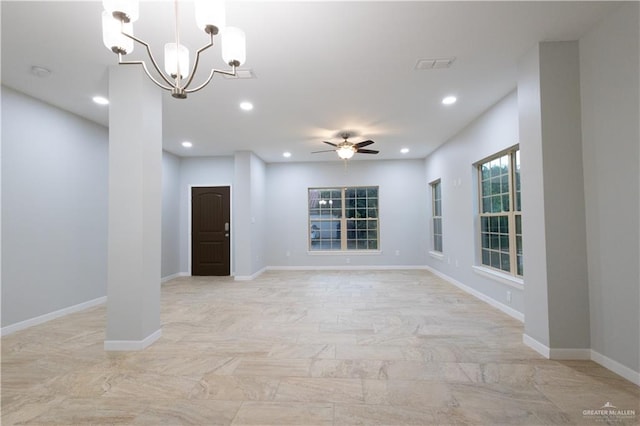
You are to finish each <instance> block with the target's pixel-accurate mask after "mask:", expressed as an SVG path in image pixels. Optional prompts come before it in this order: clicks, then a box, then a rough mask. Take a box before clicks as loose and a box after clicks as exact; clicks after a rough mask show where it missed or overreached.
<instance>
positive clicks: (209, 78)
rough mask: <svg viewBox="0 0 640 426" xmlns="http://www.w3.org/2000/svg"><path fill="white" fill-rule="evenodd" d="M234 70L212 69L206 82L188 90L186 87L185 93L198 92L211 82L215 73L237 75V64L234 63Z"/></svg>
mask: <svg viewBox="0 0 640 426" xmlns="http://www.w3.org/2000/svg"><path fill="white" fill-rule="evenodd" d="M232 67H233V68H232V71H225V70H217V69H215V68H214V69H212V70H211V73H209V77H208V78H207V79H206V80H205V82H204V83H202V84H201V85H200V86H198V87H196V88H195V89H189V90H186V89H185V93H193V92H197V91H198V90H200V89H202V88H204V86H206V85H207V84H209V82H210V81H211V79H212V78H213V75H214V74H215V73H218V74H225V75H231V76H235V75H236V66H235V65H232Z"/></svg>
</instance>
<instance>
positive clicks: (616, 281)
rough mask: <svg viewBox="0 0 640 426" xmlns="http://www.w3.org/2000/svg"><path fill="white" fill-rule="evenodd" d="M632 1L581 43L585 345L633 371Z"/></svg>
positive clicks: (636, 214)
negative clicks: (586, 289)
mask: <svg viewBox="0 0 640 426" xmlns="http://www.w3.org/2000/svg"><path fill="white" fill-rule="evenodd" d="M638 9H639V7H638V3H637V2H634V3H628V4H625V5H624V6H622V7H621V8H619V9H617V10H616V11H615V12H614V13H613V14H612V15H611V16H610V17H609V18H607V19H605V20H604V21H603V22H602V23H601V24H600V25H599V26H598V27H597V28H595V29H594V30H593V31H591V32H590V33H589V34H587V35H586V36H585V37H583V38H582V39H581V40H580V79H581V95H582V135H583V160H584V179H585V200H586V203H585V204H586V220H587V256H588V263H589V266H588V270H589V288H590V292H589V297H590V304H591V310H590V314H591V347H592V349H593V350H594V351H596V352H598V353H599V354H601V355H603V356H605V357H607V358H610V359H612V360H614V361H616V362H618V363H621V364H622V365H624V366H626V367H628V368H630V369H632V370H634V371H635V372H636V373H640V354H639V352H640V341H639V340H640V318H639V312H640V294H639V291H640V290H639V287H640V272H639V268H638V264H639V263H640V248H639V241H640V235H639V234H640V231H639V220H640V219H639V218H640V211H639V202H640V200H639V198H640V196H639V193H640V184H639V182H638V179H639V176H640V170H639V168H640V167H639V161H640V158H639V155H640V152H639V151H640V149H639V145H640V142H639V141H640V134H639V133H640V131H639V129H638V117H639V116H640V111H639V107H638V101H639V100H638V93H639V91H640V88H639V87H638V75H640V73H639V69H638V68H639V66H638V63H639V61H640V60H639V58H638V51H639V50H640V46H638V39H639V36H640V34H639V30H638V20H639V10H638Z"/></svg>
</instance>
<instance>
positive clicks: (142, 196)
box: [104, 65, 162, 350]
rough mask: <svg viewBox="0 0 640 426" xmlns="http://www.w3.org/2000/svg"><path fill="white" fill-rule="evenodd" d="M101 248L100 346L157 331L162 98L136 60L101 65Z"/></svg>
mask: <svg viewBox="0 0 640 426" xmlns="http://www.w3.org/2000/svg"><path fill="white" fill-rule="evenodd" d="M109 101H110V106H109V231H108V235H109V242H108V245H109V249H108V256H109V260H108V263H109V264H108V285H107V330H106V340H105V343H104V347H105V350H140V349H143V348H145V347H146V346H148V345H150V344H151V343H153V342H154V341H155V340H156V339H158V338H159V337H160V335H161V329H160V278H161V277H160V269H161V264H160V259H161V235H160V234H161V209H162V96H161V89H159V88H158V87H156V86H154V85H153V83H151V82H150V81H149V80H148V78H147V77H146V76H145V75H144V73H143V71H142V70H141V69H140V68H138V67H136V66H122V65H120V66H113V67H111V68H110V69H109Z"/></svg>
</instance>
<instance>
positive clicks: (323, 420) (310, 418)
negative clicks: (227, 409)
mask: <svg viewBox="0 0 640 426" xmlns="http://www.w3.org/2000/svg"><path fill="white" fill-rule="evenodd" d="M231 424H232V425H333V404H326V403H292V402H286V403H283V402H243V403H242V405H241V406H240V409H239V410H238V414H236V416H235V418H234V419H233V422H232V423H231Z"/></svg>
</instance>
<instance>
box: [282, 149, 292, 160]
mask: <svg viewBox="0 0 640 426" xmlns="http://www.w3.org/2000/svg"><path fill="white" fill-rule="evenodd" d="M282 156H283V157H284V158H289V157H291V153H290V152H289V151H286V152H283V153H282Z"/></svg>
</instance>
